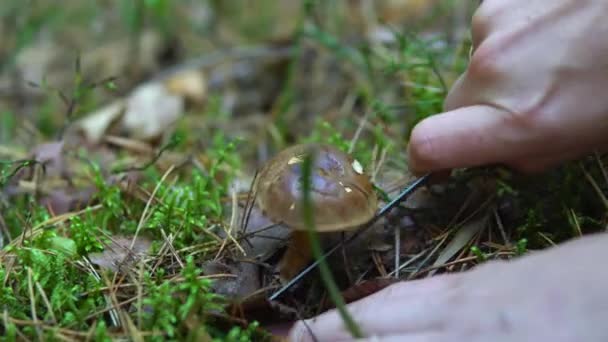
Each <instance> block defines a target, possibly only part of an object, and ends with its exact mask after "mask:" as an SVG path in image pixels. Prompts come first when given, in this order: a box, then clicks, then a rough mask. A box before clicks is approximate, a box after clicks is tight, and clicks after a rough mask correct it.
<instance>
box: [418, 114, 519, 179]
mask: <svg viewBox="0 0 608 342" xmlns="http://www.w3.org/2000/svg"><path fill="white" fill-rule="evenodd" d="M509 115H510V114H509V113H507V112H506V111H503V110H501V109H498V108H495V107H491V106H487V105H476V106H471V107H463V108H458V109H455V110H452V111H449V112H445V113H442V114H438V115H434V116H431V117H428V118H426V119H425V120H423V121H421V122H420V123H418V125H416V127H414V130H413V131H412V134H411V137H410V142H409V144H408V154H409V163H410V165H409V166H410V169H412V171H413V172H415V173H422V172H429V171H436V170H446V169H453V168H460V167H472V166H480V165H484V164H490V163H499V162H506V161H509V160H517V159H519V158H520V157H522V156H523V155H524V154H525V153H526V152H527V147H525V146H526V145H525V144H529V143H530V141H529V137H527V136H526V135H527V134H528V132H527V131H526V130H523V129H521V128H518V127H514V126H513V125H511V124H508V121H509V120H510V118H509Z"/></svg>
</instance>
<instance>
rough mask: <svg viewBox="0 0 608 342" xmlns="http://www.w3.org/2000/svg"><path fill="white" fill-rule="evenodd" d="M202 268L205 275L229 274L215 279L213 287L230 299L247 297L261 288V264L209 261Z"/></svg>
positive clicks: (216, 291) (215, 290)
mask: <svg viewBox="0 0 608 342" xmlns="http://www.w3.org/2000/svg"><path fill="white" fill-rule="evenodd" d="M202 270H203V274H205V275H214V274H217V275H221V274H225V275H227V276H226V277H220V278H217V279H215V280H214V281H213V284H212V288H213V290H214V292H215V293H219V294H222V295H224V296H226V297H227V298H229V299H236V300H238V299H242V298H246V297H248V296H250V295H251V294H252V293H254V292H255V291H257V290H258V289H260V274H259V266H258V265H256V264H254V263H251V262H244V261H235V262H229V261H224V262H222V261H208V262H206V263H204V264H203V265H202Z"/></svg>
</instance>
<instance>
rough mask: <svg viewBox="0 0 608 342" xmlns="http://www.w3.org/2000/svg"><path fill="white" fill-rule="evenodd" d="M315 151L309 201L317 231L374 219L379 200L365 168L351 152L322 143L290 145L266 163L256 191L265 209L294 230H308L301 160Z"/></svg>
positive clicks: (343, 228)
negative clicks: (311, 203)
mask: <svg viewBox="0 0 608 342" xmlns="http://www.w3.org/2000/svg"><path fill="white" fill-rule="evenodd" d="M311 152H313V153H314V154H313V156H314V161H313V165H312V167H313V169H312V174H311V177H312V184H311V200H312V202H313V210H314V222H315V227H316V229H317V231H319V232H333V231H343V230H348V229H352V228H356V227H357V226H360V225H362V224H364V223H366V222H368V221H369V220H371V219H372V217H373V216H374V215H375V213H376V210H377V207H378V199H377V197H376V194H375V192H374V188H373V186H372V183H371V181H370V179H369V177H368V176H367V175H365V174H364V173H363V167H362V166H361V164H360V163H359V162H358V161H357V160H355V159H354V158H352V157H351V156H350V155H348V154H346V153H344V152H342V151H340V150H338V149H336V148H334V147H332V146H329V145H322V144H302V145H295V146H292V147H289V148H287V149H285V150H283V151H281V152H280V153H278V154H277V155H276V156H275V157H274V158H272V159H271V160H270V161H268V163H267V164H266V165H265V166H264V167H263V168H262V170H261V171H260V173H259V174H258V178H257V181H256V184H255V188H254V191H255V194H256V201H257V203H258V205H259V207H260V209H261V210H262V211H263V212H264V214H265V215H267V216H268V217H269V218H270V219H271V220H273V221H275V222H281V223H284V224H286V225H288V226H289V227H291V228H292V229H296V230H305V229H306V226H305V225H304V222H303V216H302V195H303V193H302V189H301V178H302V171H303V169H302V162H303V161H304V159H305V157H306V155H307V154H308V153H311Z"/></svg>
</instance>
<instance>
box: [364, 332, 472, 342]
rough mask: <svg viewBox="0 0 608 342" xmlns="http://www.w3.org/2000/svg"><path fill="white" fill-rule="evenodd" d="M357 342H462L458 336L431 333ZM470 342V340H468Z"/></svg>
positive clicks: (389, 336)
mask: <svg viewBox="0 0 608 342" xmlns="http://www.w3.org/2000/svg"><path fill="white" fill-rule="evenodd" d="M356 341H357V342H444V341H445V342H448V341H449V342H452V341H462V340H460V339H457V338H456V336H453V335H450V334H446V333H442V332H429V333H416V334H405V335H387V336H378V337H374V336H372V337H370V338H365V339H359V340H356ZM467 341H469V340H467Z"/></svg>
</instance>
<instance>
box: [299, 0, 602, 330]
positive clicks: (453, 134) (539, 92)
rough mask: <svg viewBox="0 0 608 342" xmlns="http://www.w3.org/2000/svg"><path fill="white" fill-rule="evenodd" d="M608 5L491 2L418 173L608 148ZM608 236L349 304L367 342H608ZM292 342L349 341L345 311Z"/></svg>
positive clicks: (422, 139)
mask: <svg viewBox="0 0 608 342" xmlns="http://www.w3.org/2000/svg"><path fill="white" fill-rule="evenodd" d="M606 18H608V1H605V0H552V1H546V0H485V1H483V3H482V4H481V5H480V7H479V8H478V9H477V11H476V13H475V15H474V17H473V21H472V37H473V45H474V50H473V54H472V56H471V60H470V64H469V67H468V69H467V70H466V72H465V73H464V74H463V75H462V76H461V77H460V78H459V79H458V81H457V82H456V83H455V84H454V85H453V87H452V88H451V91H450V93H449V95H448V97H447V99H446V102H445V103H446V105H445V112H444V113H441V114H438V115H435V116H432V117H430V118H428V119H426V120H424V121H422V122H421V123H420V124H419V125H417V126H416V127H415V129H414V131H413V132H412V137H411V141H410V146H409V150H408V153H409V156H410V161H411V168H412V171H414V172H415V173H423V172H427V171H439V170H449V169H453V168H461V167H471V166H480V165H488V164H496V163H500V164H506V165H509V166H511V167H513V168H514V169H517V170H520V171H523V172H536V171H542V170H545V169H547V168H550V167H553V166H555V165H557V164H558V163H560V162H563V161H566V160H571V159H574V158H577V157H580V156H583V155H585V154H588V153H591V152H593V151H605V150H606V148H608V93H607V91H608V19H606ZM607 257H608V235H606V234H596V235H591V236H587V237H584V238H579V239H576V240H573V241H570V242H566V243H564V244H562V245H560V246H557V247H552V248H548V249H545V250H543V251H539V252H535V253H531V254H529V255H527V256H523V257H520V258H517V259H514V260H511V261H501V262H498V261H493V262H488V263H485V264H483V265H481V266H478V267H475V268H473V269H472V270H469V271H466V272H462V273H455V274H448V275H439V276H434V277H430V278H426V279H421V280H416V281H408V282H400V283H397V284H394V285H391V286H389V287H388V288H386V289H384V290H382V291H379V292H378V293H376V294H374V295H371V296H369V297H367V298H364V299H362V300H359V301H357V302H355V303H351V304H349V306H348V309H349V311H350V313H351V314H352V315H353V317H354V319H355V320H356V321H357V323H358V324H359V325H360V327H361V329H362V330H363V332H364V333H365V335H366V339H364V340H369V341H404V342H408V341H409V342H413V341H590V342H594V341H607V340H608V328H606V322H608V291H606V289H608V271H606V268H605V267H604V265H603V263H604V260H606V258H607ZM306 323H307V325H308V327H309V328H310V331H309V330H308V329H307V328H305V326H304V324H303V323H302V322H299V323H297V324H296V325H295V326H294V328H293V329H292V330H291V334H290V340H291V341H313V338H312V337H311V335H310V332H312V333H313V334H314V335H315V337H316V338H317V340H319V341H351V340H353V338H352V337H351V335H350V334H349V333H348V332H347V331H346V329H345V327H344V325H343V324H342V320H341V318H340V317H339V315H338V313H337V312H336V311H329V312H327V313H324V314H322V315H320V316H319V317H316V318H314V319H310V320H308V321H307V322H306Z"/></svg>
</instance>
